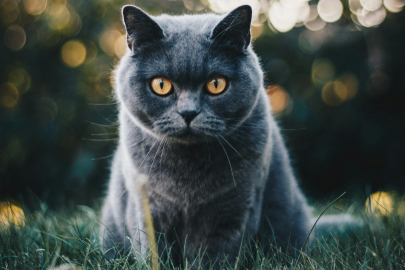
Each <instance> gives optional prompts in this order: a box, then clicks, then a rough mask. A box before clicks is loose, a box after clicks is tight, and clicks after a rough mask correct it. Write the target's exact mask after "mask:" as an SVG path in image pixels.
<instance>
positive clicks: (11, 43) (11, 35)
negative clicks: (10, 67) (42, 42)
mask: <svg viewBox="0 0 405 270" xmlns="http://www.w3.org/2000/svg"><path fill="white" fill-rule="evenodd" d="M25 41H26V35H25V31H24V29H22V27H20V26H18V25H11V26H9V27H8V28H7V30H6V31H5V32H4V44H5V45H6V47H7V48H9V49H10V50H12V51H18V50H20V49H21V48H22V47H24V44H25Z"/></svg>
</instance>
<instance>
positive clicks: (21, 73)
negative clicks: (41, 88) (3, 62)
mask: <svg viewBox="0 0 405 270" xmlns="http://www.w3.org/2000/svg"><path fill="white" fill-rule="evenodd" d="M7 81H8V82H9V83H11V84H13V85H14V86H15V87H16V88H17V89H18V92H19V93H20V94H24V93H25V92H27V91H28V89H29V88H30V86H31V76H30V75H29V74H28V73H27V71H25V70H24V69H21V68H13V69H11V70H10V71H9V72H8V74H7Z"/></svg>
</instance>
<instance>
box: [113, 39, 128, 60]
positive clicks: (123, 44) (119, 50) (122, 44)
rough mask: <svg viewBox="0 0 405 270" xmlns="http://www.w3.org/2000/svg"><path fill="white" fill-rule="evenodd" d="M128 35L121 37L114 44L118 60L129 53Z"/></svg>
mask: <svg viewBox="0 0 405 270" xmlns="http://www.w3.org/2000/svg"><path fill="white" fill-rule="evenodd" d="M127 47H128V46H127V35H121V36H120V37H119V38H118V39H117V40H116V41H115V44H114V52H115V55H116V56H118V58H121V57H123V56H124V55H125V53H126V52H127Z"/></svg>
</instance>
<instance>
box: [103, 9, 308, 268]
mask: <svg viewBox="0 0 405 270" xmlns="http://www.w3.org/2000/svg"><path fill="white" fill-rule="evenodd" d="M123 13H124V21H125V23H126V26H127V30H128V33H129V34H128V44H129V48H130V50H128V52H127V54H126V55H125V56H124V57H123V58H122V60H121V62H120V64H119V66H118V69H117V71H116V82H117V85H116V94H117V99H118V101H119V110H120V114H119V123H120V140H119V145H118V148H117V150H116V152H115V155H114V159H113V165H112V171H111V178H110V184H109V189H108V195H107V197H106V200H105V205H104V208H103V214H102V222H103V224H104V227H103V228H102V232H101V237H102V239H103V241H104V245H105V247H106V248H107V249H109V248H111V247H112V246H113V245H114V243H115V244H117V245H118V244H119V243H121V244H124V246H125V248H127V249H128V248H130V247H131V246H134V247H135V248H136V250H137V252H139V256H141V257H142V256H144V255H145V253H144V252H147V247H148V243H147V238H146V236H145V233H144V232H143V231H145V228H144V221H143V213H142V210H141V209H142V208H141V203H140V194H139V192H140V191H139V183H138V181H139V179H140V178H142V177H143V176H145V175H146V177H147V179H148V198H149V201H150V207H151V212H152V216H153V221H154V226H155V230H156V231H157V232H162V233H164V234H165V237H166V240H167V242H168V243H175V244H174V246H173V248H174V250H175V251H176V247H177V249H178V248H179V247H181V248H182V247H185V254H186V255H187V256H190V257H191V256H193V255H194V254H195V253H196V252H198V249H199V248H200V247H201V248H202V249H201V250H205V251H206V254H207V256H206V258H205V260H208V259H209V260H211V261H215V260H217V259H219V260H222V259H223V256H222V255H220V254H228V255H229V257H228V260H230V261H231V262H232V261H234V260H235V257H236V256H237V253H238V250H239V246H240V243H241V242H242V237H243V235H245V236H246V237H250V236H254V235H257V234H258V233H259V232H262V233H264V235H265V237H267V238H269V239H273V237H275V238H276V239H277V241H278V243H279V244H280V245H285V244H286V243H287V241H288V240H289V242H290V243H291V244H292V245H293V246H295V247H297V248H300V247H302V245H303V243H304V241H305V238H306V236H307V233H308V231H309V229H310V228H309V227H310V211H309V207H308V206H307V203H306V199H305V197H304V196H303V194H302V192H301V190H300V188H299V187H298V185H297V181H296V179H295V177H294V174H293V171H292V168H291V165H290V161H289V157H288V153H287V150H286V148H285V146H284V142H283V139H282V137H281V135H280V131H279V128H278V126H277V123H276V122H275V120H274V118H273V116H272V115H271V113H270V106H269V100H268V97H267V95H266V92H265V89H264V87H263V72H262V70H261V68H260V65H259V61H258V58H257V56H256V54H255V53H254V52H253V50H252V46H251V45H250V33H249V29H250V20H251V9H250V7H248V6H242V7H240V8H238V9H236V10H235V11H233V12H231V13H230V14H229V15H222V16H220V15H214V14H206V15H193V16H190V15H186V16H168V15H162V16H159V17H150V18H149V17H145V16H147V15H146V14H144V13H143V12H142V11H140V10H139V9H137V8H135V7H125V8H124V11H123ZM134 18H138V20H137V21H136V20H135V19H134ZM148 19H150V20H152V19H153V20H154V21H155V22H156V23H157V25H158V28H156V25H154V24H153V23H151V22H149V23H147V24H145V23H144V22H145V21H147V20H148ZM134 20H135V21H134ZM139 25H151V29H150V31H144V30H145V29H144V30H142V31H140V30H139V27H140V26H139ZM159 27H160V28H161V30H162V31H161V30H159ZM162 33H163V35H162ZM214 75H222V76H224V77H226V78H227V81H228V86H227V89H226V90H225V92H223V93H221V94H219V95H217V96H212V95H209V94H208V93H206V92H205V90H204V85H205V83H206V81H207V80H208V79H210V78H211V77H212V76H214ZM155 76H163V77H165V78H167V79H169V80H171V81H172V83H173V87H174V90H173V92H172V93H171V94H169V95H167V96H163V97H162V96H158V95H156V94H154V93H153V92H152V90H151V89H150V80H151V79H152V78H153V77H155ZM189 111H193V112H195V113H198V112H199V113H198V114H197V116H196V117H195V118H194V119H193V120H192V121H191V123H190V126H189V127H188V126H187V123H186V121H185V120H184V119H183V117H182V116H181V113H182V112H189ZM127 236H128V237H127ZM159 237H160V234H157V238H159ZM177 240H180V243H178V242H177ZM160 252H162V248H161V249H160ZM177 252H179V251H177ZM110 255H113V254H112V253H111V252H110ZM173 256H174V257H176V256H177V255H176V254H173ZM178 261H179V262H180V261H181V258H180V257H179V258H178Z"/></svg>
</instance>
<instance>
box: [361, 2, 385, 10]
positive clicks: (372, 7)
mask: <svg viewBox="0 0 405 270" xmlns="http://www.w3.org/2000/svg"><path fill="white" fill-rule="evenodd" d="M360 4H361V5H362V7H363V8H364V9H365V10H367V11H376V10H377V9H379V8H380V7H381V6H382V0H360Z"/></svg>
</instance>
